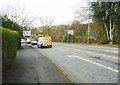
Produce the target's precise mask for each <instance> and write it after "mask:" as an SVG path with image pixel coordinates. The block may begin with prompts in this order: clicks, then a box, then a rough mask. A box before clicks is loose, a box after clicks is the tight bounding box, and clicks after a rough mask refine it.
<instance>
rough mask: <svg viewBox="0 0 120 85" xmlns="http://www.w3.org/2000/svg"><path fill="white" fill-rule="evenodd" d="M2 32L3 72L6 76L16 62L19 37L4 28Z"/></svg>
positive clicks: (14, 32)
mask: <svg viewBox="0 0 120 85" xmlns="http://www.w3.org/2000/svg"><path fill="white" fill-rule="evenodd" d="M0 31H2V70H3V74H6V72H7V70H8V69H9V67H10V66H11V65H12V64H13V62H14V61H15V58H16V54H17V48H18V40H19V37H18V33H17V32H16V31H12V30H9V29H6V28H2V27H0Z"/></svg>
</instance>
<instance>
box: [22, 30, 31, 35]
mask: <svg viewBox="0 0 120 85" xmlns="http://www.w3.org/2000/svg"><path fill="white" fill-rule="evenodd" d="M23 36H31V31H23Z"/></svg>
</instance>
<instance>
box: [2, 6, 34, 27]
mask: <svg viewBox="0 0 120 85" xmlns="http://www.w3.org/2000/svg"><path fill="white" fill-rule="evenodd" d="M1 15H2V16H4V15H6V16H7V17H8V18H9V19H11V20H12V21H14V22H16V23H17V24H19V25H20V26H22V28H24V27H28V26H32V25H33V22H34V20H35V18H34V17H29V16H27V15H26V14H25V9H24V7H23V8H22V7H17V6H12V5H8V6H7V7H6V8H4V9H2V11H1Z"/></svg>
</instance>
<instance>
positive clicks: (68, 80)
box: [52, 64, 74, 85]
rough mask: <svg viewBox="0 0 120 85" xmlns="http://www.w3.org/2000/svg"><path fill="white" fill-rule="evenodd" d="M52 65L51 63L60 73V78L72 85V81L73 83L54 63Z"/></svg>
mask: <svg viewBox="0 0 120 85" xmlns="http://www.w3.org/2000/svg"><path fill="white" fill-rule="evenodd" d="M52 65H53V68H54V69H55V71H56V72H58V73H59V74H60V76H61V77H62V79H63V80H64V81H65V83H71V85H72V83H74V82H73V81H71V80H70V79H69V78H68V77H67V76H66V75H65V74H64V73H63V72H62V70H60V69H59V68H58V67H57V66H56V65H54V64H52Z"/></svg>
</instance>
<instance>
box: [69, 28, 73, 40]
mask: <svg viewBox="0 0 120 85" xmlns="http://www.w3.org/2000/svg"><path fill="white" fill-rule="evenodd" d="M71 35H74V31H73V30H68V36H69V38H68V39H69V40H68V41H70V42H71V39H72V42H73V36H71Z"/></svg>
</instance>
